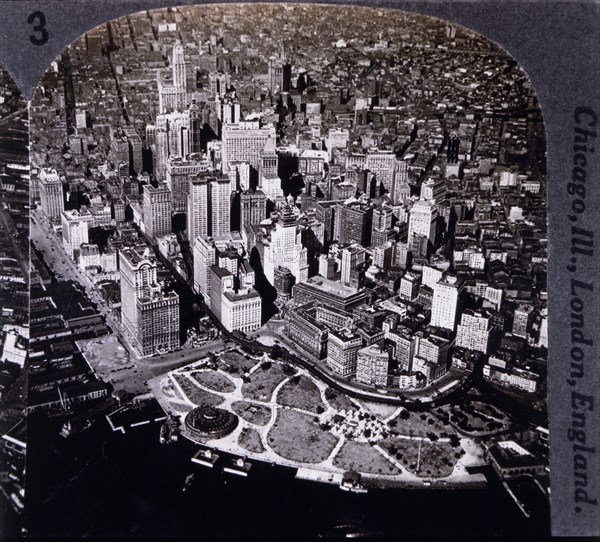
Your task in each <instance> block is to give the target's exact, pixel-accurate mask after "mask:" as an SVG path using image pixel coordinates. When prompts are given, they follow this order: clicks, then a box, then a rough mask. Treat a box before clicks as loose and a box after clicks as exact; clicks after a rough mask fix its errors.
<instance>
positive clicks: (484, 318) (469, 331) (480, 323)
mask: <svg viewBox="0 0 600 542" xmlns="http://www.w3.org/2000/svg"><path fill="white" fill-rule="evenodd" d="M491 330H492V326H491V317H490V315H489V314H486V313H484V312H476V311H472V310H469V309H467V310H465V311H464V312H463V313H462V316H461V320H460V324H459V325H458V329H457V331H456V346H459V347H462V348H466V349H468V350H475V351H477V352H481V353H483V354H487V353H488V347H489V344H490V334H491Z"/></svg>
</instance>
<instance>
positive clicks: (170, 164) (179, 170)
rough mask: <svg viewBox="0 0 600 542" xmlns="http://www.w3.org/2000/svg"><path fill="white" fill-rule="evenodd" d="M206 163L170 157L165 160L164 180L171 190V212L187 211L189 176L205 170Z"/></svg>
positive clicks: (206, 167)
mask: <svg viewBox="0 0 600 542" xmlns="http://www.w3.org/2000/svg"><path fill="white" fill-rule="evenodd" d="M207 170H208V165H207V164H205V163H203V162H197V161H196V160H186V159H185V158H181V157H171V158H169V160H168V161H167V171H166V182H167V186H168V187H169V190H171V206H172V209H173V213H185V212H186V211H187V199H188V192H189V188H190V177H193V176H194V175H197V174H198V173H200V172H201V171H207Z"/></svg>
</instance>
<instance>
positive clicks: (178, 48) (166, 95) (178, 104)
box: [156, 40, 187, 113]
mask: <svg viewBox="0 0 600 542" xmlns="http://www.w3.org/2000/svg"><path fill="white" fill-rule="evenodd" d="M156 75H157V83H158V108H159V111H160V113H166V112H168V111H183V110H184V109H185V108H186V107H187V82H186V67H185V58H184V52H183V46H182V45H181V41H179V40H177V41H176V42H175V45H174V46H173V53H172V56H171V81H170V82H169V81H165V80H164V77H163V74H162V73H161V72H160V71H158V72H157V73H156ZM169 83H170V84H169Z"/></svg>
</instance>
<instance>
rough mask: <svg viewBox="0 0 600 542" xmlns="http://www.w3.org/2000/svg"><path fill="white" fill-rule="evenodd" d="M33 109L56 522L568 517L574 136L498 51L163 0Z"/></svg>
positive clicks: (389, 13)
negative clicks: (568, 261) (557, 210)
mask: <svg viewBox="0 0 600 542" xmlns="http://www.w3.org/2000/svg"><path fill="white" fill-rule="evenodd" d="M29 116H30V165H31V175H32V184H31V194H30V197H31V233H30V238H31V269H32V280H31V287H30V296H31V299H30V308H31V328H30V333H31V346H30V357H29V378H28V396H27V415H28V429H29V433H30V439H29V446H28V450H27V455H28V458H27V464H28V468H27V494H28V508H27V518H28V524H27V525H26V529H27V532H28V533H29V534H30V535H33V536H37V535H54V536H59V535H60V536H83V535H93V536H111V535H140V536H143V535H192V534H193V535H204V536H207V535H212V536H227V535H229V536H232V535H237V536H240V535H253V536H265V535H280V536H281V535H290V534H295V535H305V536H317V535H321V536H331V535H365V534H370V535H388V536H400V535H411V534H415V535H417V534H428V535H438V534H454V535H485V534H504V535H509V534H516V533H518V534H529V535H533V534H536V535H543V534H547V533H548V529H549V506H548V487H549V483H548V471H549V467H548V436H549V432H548V415H547V404H546V397H547V385H546V377H547V346H548V345H547V341H548V326H547V297H548V292H547V287H546V279H547V269H546V266H547V226H546V219H547V217H546V214H547V205H546V189H547V182H546V142H545V137H546V136H545V129H544V121H543V117H542V112H541V109H540V104H539V101H538V98H537V96H536V93H535V90H534V88H533V86H532V84H531V82H530V80H529V78H528V76H527V74H526V73H525V72H524V71H523V69H522V68H521V67H520V66H519V64H518V62H517V61H515V59H514V58H512V57H511V56H510V55H509V54H508V53H507V52H505V51H504V50H503V49H502V48H501V47H500V46H499V45H497V44H495V43H493V42H491V41H489V40H488V39H486V38H484V37H483V36H481V35H478V34H476V33H475V32H473V31H470V30H468V29H466V28H464V27H461V26H458V25H455V24H451V23H449V22H447V21H444V20H441V19H437V18H432V17H426V16H422V15H416V14H411V13H405V12H402V11H397V10H388V9H376V8H363V7H347V6H323V5H302V4H297V5H295V4H269V5H266V4H265V5H261V4H255V5H246V4H229V5H225V4H223V5H219V4H215V5H204V6H189V7H179V8H168V9H158V10H148V11H146V12H141V13H136V14H132V15H129V16H126V17H123V18H119V19H115V20H112V21H110V22H108V23H107V24H104V25H101V26H100V27H97V28H95V29H93V30H91V31H89V32H87V33H85V35H83V36H81V37H80V38H79V39H78V40H77V41H75V42H74V43H72V44H71V45H70V46H69V47H68V48H67V49H66V50H64V51H63V52H62V54H61V55H60V57H58V58H56V60H55V61H54V62H53V63H52V65H51V66H50V67H49V68H48V70H47V72H46V74H45V75H44V77H43V78H42V79H41V80H40V82H39V84H38V87H37V89H36V92H35V95H34V97H33V99H32V101H31V102H30V108H29ZM66 480H68V481H69V482H68V483H65V481H66ZM491 510H493V511H494V513H493V514H491V513H490V511H491Z"/></svg>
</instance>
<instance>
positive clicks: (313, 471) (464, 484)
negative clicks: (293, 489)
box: [180, 431, 487, 490]
mask: <svg viewBox="0 0 600 542" xmlns="http://www.w3.org/2000/svg"><path fill="white" fill-rule="evenodd" d="M180 434H181V436H183V437H184V438H186V439H187V440H188V441H190V442H191V443H193V444H194V445H196V446H201V447H203V448H206V449H209V450H211V451H212V452H215V453H225V454H228V455H231V456H232V457H244V458H246V459H249V460H251V461H255V462H259V463H261V464H266V465H276V466H278V467H285V468H289V469H295V470H296V471H297V473H296V477H297V478H300V479H303V480H308V481H312V482H319V483H329V484H333V485H340V482H341V481H342V476H343V474H344V472H346V471H344V470H342V469H333V470H327V469H324V468H319V467H315V466H314V465H312V464H310V463H308V464H305V463H297V462H294V461H291V460H287V459H284V458H278V460H269V459H267V458H265V457H260V456H259V454H256V453H255V452H251V451H248V450H245V449H242V448H241V447H240V448H239V449H236V450H232V449H226V448H224V447H219V446H218V445H217V443H216V442H210V441H209V442H201V441H198V440H196V439H194V438H193V437H192V436H191V435H188V434H187V432H186V431H182V432H181V433H180ZM358 472H360V471H358ZM298 473H301V474H304V475H301V476H298ZM360 475H361V486H362V487H364V488H367V489H426V490H455V489H481V488H483V487H486V486H487V480H486V479H485V477H484V476H483V475H482V474H467V475H465V479H464V480H460V481H459V480H448V478H452V475H451V476H450V477H446V478H438V479H436V478H425V477H423V478H422V479H420V477H417V476H416V475H412V474H411V479H410V480H402V479H398V478H399V476H401V475H393V474H390V475H380V474H373V473H363V472H360ZM412 476H414V477H415V478H419V480H416V479H413V478H412Z"/></svg>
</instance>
